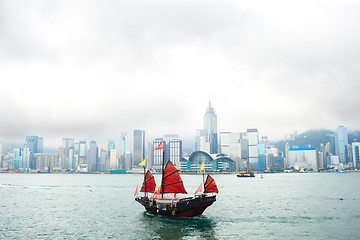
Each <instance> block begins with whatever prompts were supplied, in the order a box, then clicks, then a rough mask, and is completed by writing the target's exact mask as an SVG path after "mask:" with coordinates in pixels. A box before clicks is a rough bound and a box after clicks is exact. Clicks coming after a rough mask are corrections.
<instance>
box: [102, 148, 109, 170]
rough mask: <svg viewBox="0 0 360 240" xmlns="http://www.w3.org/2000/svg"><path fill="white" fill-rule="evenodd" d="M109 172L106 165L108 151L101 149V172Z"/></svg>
mask: <svg viewBox="0 0 360 240" xmlns="http://www.w3.org/2000/svg"><path fill="white" fill-rule="evenodd" d="M105 170H106V171H107V170H109V167H108V166H107V164H106V150H104V149H101V152H100V171H105Z"/></svg>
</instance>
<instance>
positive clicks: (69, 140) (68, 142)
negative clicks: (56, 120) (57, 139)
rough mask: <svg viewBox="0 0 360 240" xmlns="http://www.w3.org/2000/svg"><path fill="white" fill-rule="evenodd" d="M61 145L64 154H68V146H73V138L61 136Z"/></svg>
mask: <svg viewBox="0 0 360 240" xmlns="http://www.w3.org/2000/svg"><path fill="white" fill-rule="evenodd" d="M62 146H63V147H64V148H65V154H66V155H68V154H69V148H71V147H72V148H74V139H73V138H63V139H62Z"/></svg>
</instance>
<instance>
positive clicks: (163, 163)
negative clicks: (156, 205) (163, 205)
mask: <svg viewBox="0 0 360 240" xmlns="http://www.w3.org/2000/svg"><path fill="white" fill-rule="evenodd" d="M164 168H165V152H164V150H163V161H162V177H161V198H164V170H165V169H164Z"/></svg>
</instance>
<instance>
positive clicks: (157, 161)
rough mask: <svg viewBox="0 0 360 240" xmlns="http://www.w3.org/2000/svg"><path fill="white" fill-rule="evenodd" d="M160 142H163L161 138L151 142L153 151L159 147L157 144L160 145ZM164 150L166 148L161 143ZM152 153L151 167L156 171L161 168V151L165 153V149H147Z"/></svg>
mask: <svg viewBox="0 0 360 240" xmlns="http://www.w3.org/2000/svg"><path fill="white" fill-rule="evenodd" d="M161 141H163V139H162V138H155V139H154V141H153V147H154V149H155V148H156V147H157V146H159V144H160V143H161ZM163 146H164V148H166V144H165V143H163ZM150 150H151V151H152V152H153V161H152V166H153V167H154V168H156V169H161V167H162V160H163V151H165V150H166V149H158V150H155V151H153V149H149V151H150Z"/></svg>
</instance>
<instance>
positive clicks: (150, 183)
mask: <svg viewBox="0 0 360 240" xmlns="http://www.w3.org/2000/svg"><path fill="white" fill-rule="evenodd" d="M145 184H146V191H147V192H154V191H155V187H156V183H155V179H154V176H153V175H152V174H151V172H150V171H149V170H148V171H147V173H146V175H145V181H144V182H143V185H142V187H141V190H140V191H141V192H145Z"/></svg>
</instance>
